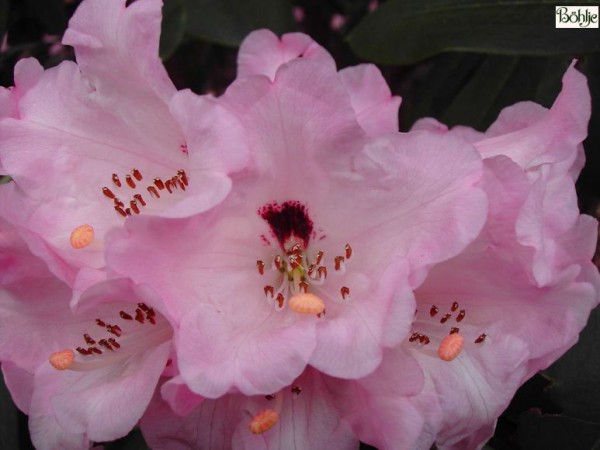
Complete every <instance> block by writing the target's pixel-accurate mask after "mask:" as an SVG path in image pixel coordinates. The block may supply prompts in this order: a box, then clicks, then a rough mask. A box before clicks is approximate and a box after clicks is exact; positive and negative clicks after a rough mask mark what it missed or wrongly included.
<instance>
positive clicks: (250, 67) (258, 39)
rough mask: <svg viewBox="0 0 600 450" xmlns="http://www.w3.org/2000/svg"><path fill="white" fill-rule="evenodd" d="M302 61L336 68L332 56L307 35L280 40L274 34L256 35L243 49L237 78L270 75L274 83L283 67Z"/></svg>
mask: <svg viewBox="0 0 600 450" xmlns="http://www.w3.org/2000/svg"><path fill="white" fill-rule="evenodd" d="M298 57H303V58H308V59H314V60H316V61H318V62H320V63H321V64H324V65H329V66H331V67H333V68H335V62H334V60H333V58H332V57H331V56H330V55H329V53H327V51H326V50H325V49H324V48H323V47H321V46H320V45H319V44H317V43H316V42H315V41H313V40H312V38H311V37H310V36H307V35H306V34H302V33H288V34H284V35H283V36H282V37H281V40H280V39H279V38H278V37H277V35H275V34H274V33H273V32H272V31H269V30H257V31H253V32H252V33H250V34H249V35H248V36H247V37H246V38H245V39H244V42H242V45H241V46H240V50H239V53H238V73H237V77H238V78H243V77H247V76H251V75H266V76H267V77H269V78H270V79H271V80H274V79H275V73H276V72H277V69H278V68H279V67H280V66H281V65H283V64H285V63H287V62H289V61H292V60H294V59H296V58H298Z"/></svg>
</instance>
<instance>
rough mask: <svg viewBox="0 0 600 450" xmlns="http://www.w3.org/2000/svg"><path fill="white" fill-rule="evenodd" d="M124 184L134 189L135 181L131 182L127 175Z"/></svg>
mask: <svg viewBox="0 0 600 450" xmlns="http://www.w3.org/2000/svg"><path fill="white" fill-rule="evenodd" d="M125 182H126V183H127V185H128V186H129V187H130V188H131V189H135V181H133V178H131V175H127V176H126V177H125Z"/></svg>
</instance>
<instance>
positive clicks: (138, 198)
mask: <svg viewBox="0 0 600 450" xmlns="http://www.w3.org/2000/svg"><path fill="white" fill-rule="evenodd" d="M133 198H135V199H136V200H137V201H138V202H140V204H141V205H142V206H146V202H145V201H144V198H143V197H142V196H141V195H140V194H135V195H134V196H133Z"/></svg>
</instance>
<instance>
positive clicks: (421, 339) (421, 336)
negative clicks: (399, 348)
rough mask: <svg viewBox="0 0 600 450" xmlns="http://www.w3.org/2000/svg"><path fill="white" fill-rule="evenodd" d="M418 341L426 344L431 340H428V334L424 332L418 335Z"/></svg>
mask: <svg viewBox="0 0 600 450" xmlns="http://www.w3.org/2000/svg"><path fill="white" fill-rule="evenodd" d="M419 342H420V343H421V344H423V345H427V344H429V343H430V342H431V341H430V340H429V336H427V335H425V334H421V335H420V336H419Z"/></svg>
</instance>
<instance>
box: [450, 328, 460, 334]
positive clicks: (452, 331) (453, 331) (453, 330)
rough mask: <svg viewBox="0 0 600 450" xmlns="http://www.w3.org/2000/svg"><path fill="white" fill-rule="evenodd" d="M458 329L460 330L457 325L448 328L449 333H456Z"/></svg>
mask: <svg viewBox="0 0 600 450" xmlns="http://www.w3.org/2000/svg"><path fill="white" fill-rule="evenodd" d="M459 331H460V328H458V327H452V328H450V334H457V333H458V332H459Z"/></svg>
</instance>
